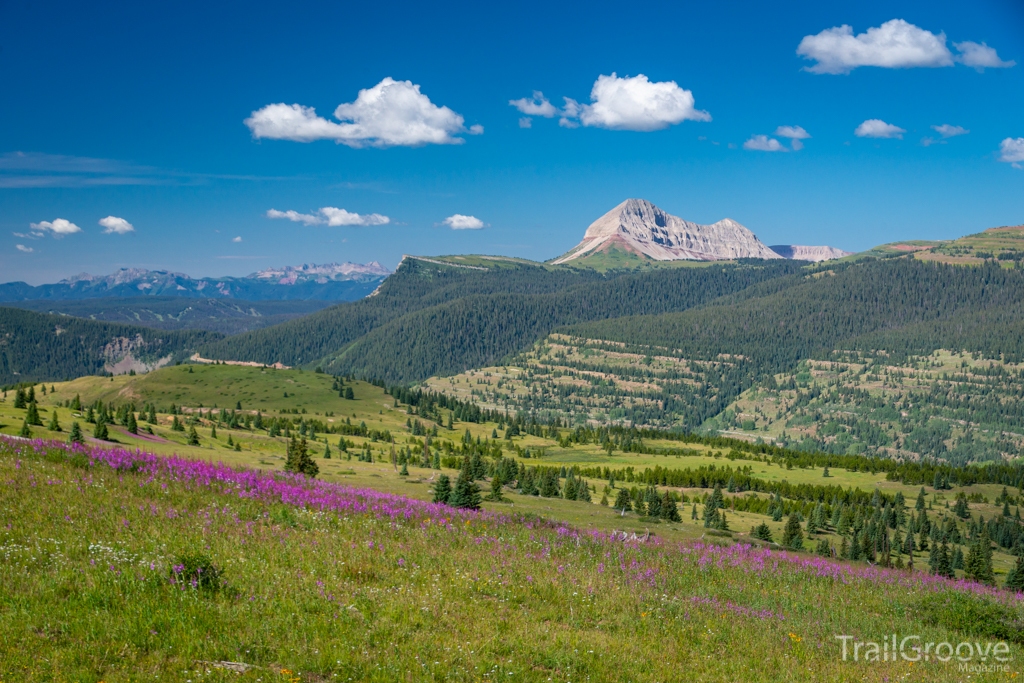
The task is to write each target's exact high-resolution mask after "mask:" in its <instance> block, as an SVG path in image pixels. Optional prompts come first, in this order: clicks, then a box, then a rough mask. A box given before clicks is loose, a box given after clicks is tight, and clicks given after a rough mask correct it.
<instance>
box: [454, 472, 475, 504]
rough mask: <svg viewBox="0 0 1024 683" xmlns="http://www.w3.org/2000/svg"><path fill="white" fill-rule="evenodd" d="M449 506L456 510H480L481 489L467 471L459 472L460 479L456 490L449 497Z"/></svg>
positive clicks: (456, 484) (456, 483)
mask: <svg viewBox="0 0 1024 683" xmlns="http://www.w3.org/2000/svg"><path fill="white" fill-rule="evenodd" d="M448 504H449V505H451V506H452V507H456V508H466V509H469V510H479V509H480V487H478V486H477V485H476V482H474V481H473V477H472V475H471V474H469V473H468V472H467V471H466V470H465V469H464V470H462V471H461V472H459V479H458V481H456V482H455V489H454V490H453V491H452V493H451V495H450V496H449V497H448Z"/></svg>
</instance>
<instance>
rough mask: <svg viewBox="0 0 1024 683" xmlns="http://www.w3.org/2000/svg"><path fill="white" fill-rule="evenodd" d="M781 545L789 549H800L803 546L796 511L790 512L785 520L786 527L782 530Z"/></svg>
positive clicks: (802, 537) (802, 532) (801, 532)
mask: <svg viewBox="0 0 1024 683" xmlns="http://www.w3.org/2000/svg"><path fill="white" fill-rule="evenodd" d="M782 545H784V546H785V547H787V548H789V549H791V550H800V549H802V548H803V547H804V531H803V529H801V528H800V519H799V518H798V517H797V516H796V512H793V513H791V514H790V515H789V518H788V519H787V520H786V528H785V529H783V530H782Z"/></svg>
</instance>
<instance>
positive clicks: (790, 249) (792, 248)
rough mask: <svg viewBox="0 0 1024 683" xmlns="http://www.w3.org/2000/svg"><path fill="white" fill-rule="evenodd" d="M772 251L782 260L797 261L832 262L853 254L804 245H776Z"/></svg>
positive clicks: (833, 248)
mask: <svg viewBox="0 0 1024 683" xmlns="http://www.w3.org/2000/svg"><path fill="white" fill-rule="evenodd" d="M771 250H772V251H774V252H775V253H776V254H778V255H779V256H781V257H782V258H788V259H794V260H796V261H831V260H832V259H835V258H843V257H844V256H850V255H852V254H853V252H852V251H843V250H842V249H836V248H835V247H808V246H805V245H803V244H776V245H773V246H772V247H771Z"/></svg>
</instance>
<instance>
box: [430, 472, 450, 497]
mask: <svg viewBox="0 0 1024 683" xmlns="http://www.w3.org/2000/svg"><path fill="white" fill-rule="evenodd" d="M451 494H452V480H451V479H449V478H448V475H447V474H442V475H441V476H440V477H438V478H437V483H436V484H434V502H435V503H447V502H448V497H449V496H451Z"/></svg>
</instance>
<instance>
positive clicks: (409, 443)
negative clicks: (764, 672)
mask: <svg viewBox="0 0 1024 683" xmlns="http://www.w3.org/2000/svg"><path fill="white" fill-rule="evenodd" d="M498 370H501V368H493V369H487V370H478V371H470V372H468V373H464V374H463V375H459V376H456V377H453V378H450V385H451V386H454V387H458V388H459V390H460V392H461V391H463V388H464V389H465V391H466V393H467V397H469V390H470V389H471V388H473V387H476V386H478V384H477V383H478V382H481V381H484V382H486V381H491V382H494V381H495V379H496V378H495V377H494V375H493V374H492V371H498ZM508 370H509V373H510V374H511V372H513V371H514V370H516V369H515V368H509V369H508ZM333 383H334V378H333V377H331V376H329V375H325V374H321V373H315V372H308V371H302V370H297V369H295V370H275V369H271V368H259V367H244V366H233V365H180V366H175V367H169V368H163V369H161V370H158V371H155V372H151V373H148V374H145V375H134V376H133V375H118V376H114V377H109V378H107V377H82V378H78V379H76V380H73V381H71V382H63V383H62V382H57V383H52V384H47V385H45V386H46V387H47V393H46V394H43V393H42V386H43V385H37V386H36V396H37V400H38V401H39V402H40V408H39V412H40V417H41V422H42V423H43V426H41V427H38V426H37V427H31V428H30V432H31V436H32V437H33V438H42V439H65V438H66V437H67V433H68V430H69V428H70V423H71V422H72V421H73V420H74V421H78V422H79V423H80V424H81V426H82V428H83V432H84V434H85V437H86V443H87V445H90V446H94V447H101V448H110V447H123V448H128V449H140V450H143V451H146V452H151V453H155V454H158V455H181V456H185V457H189V458H194V459H200V460H205V461H208V462H214V463H215V462H223V463H226V464H228V465H237V466H246V467H253V468H257V469H262V470H267V471H274V470H283V468H284V465H285V458H286V448H287V442H288V439H287V438H286V437H284V436H277V437H271V436H269V435H268V434H267V431H266V430H262V431H261V430H255V429H248V430H246V429H229V428H226V427H225V426H224V425H222V424H215V422H214V421H211V420H210V419H209V418H210V412H209V411H211V410H212V411H220V410H222V409H224V410H234V409H235V408H236V407H237V406H238V405H241V411H240V412H244V413H247V414H250V415H251V414H255V413H256V412H259V413H260V414H261V415H262V416H264V417H273V416H284V417H289V418H294V419H299V418H309V419H316V420H320V421H322V422H323V423H324V424H327V425H340V424H341V423H343V422H345V423H351V424H352V425H360V424H363V423H365V424H366V426H367V428H368V429H371V430H378V431H380V432H385V431H386V432H388V433H390V434H391V435H392V436H393V437H394V439H395V446H396V448H397V449H399V452H401V450H402V449H408V450H409V451H410V452H418V451H419V450H421V449H422V445H423V438H422V437H417V436H414V435H413V433H412V432H413V430H412V428H411V427H410V426H408V425H409V423H411V421H412V420H418V419H420V418H418V417H417V416H416V415H412V414H410V412H411V408H410V407H409V406H407V405H405V404H398V405H396V403H397V402H396V401H395V399H394V398H393V397H391V396H389V395H387V394H386V393H385V392H384V390H383V389H381V388H380V387H377V386H374V385H372V384H368V383H365V382H359V381H352V382H346V384H345V386H346V388H351V389H352V390H353V398H352V399H346V398H342V397H341V396H339V393H342V392H340V391H338V390H334V389H332V386H333ZM441 384H442V383H441V381H440V380H435V381H432V382H431V383H430V386H431V388H435V389H436V388H441ZM51 388H52V390H51ZM11 393H12V392H7V394H8V395H7V396H4V397H0V434H8V435H12V436H13V435H16V434H18V433H19V431H20V429H21V425H22V422H23V419H24V416H25V412H26V411H25V410H20V409H15V408H13V405H12V404H13V401H12V396H11ZM286 394H287V396H286ZM75 397H78V399H79V400H80V402H81V404H82V405H83V406H84V405H86V404H91V403H93V402H95V401H97V400H100V401H103V402H106V403H111V402H113V403H122V402H134V403H135V404H136V407H137V408H138V409H140V410H141V407H142V406H143V405H145V404H149V403H153V404H155V406H156V408H157V411H158V414H157V423H156V424H148V423H146V422H144V421H143V417H142V414H141V413H139V417H138V419H139V427H140V429H139V434H137V435H136V434H130V433H128V431H127V430H126V429H125V428H124V427H123V426H120V425H109V431H110V437H109V438H110V439H111V441H101V440H97V439H94V438H92V436H91V434H92V428H93V425H90V424H87V423H85V422H84V421H83V419H82V415H83V411H77V412H75V411H71V410H69V409H67V408H63V407H59V406H60V405H61V404H63V403H65V402H68V401H71V400H73V399H74V398H75ZM460 397H462V396H460ZM172 404H173V405H175V406H176V407H177V408H178V409H179V410H180V411H181V412H182V420H184V419H185V416H192V417H195V419H196V424H195V425H194V426H195V429H196V432H197V435H198V436H199V437H200V438H199V445H198V446H194V445H189V444H188V433H187V431H181V432H178V431H174V430H173V429H171V422H172V419H173V418H172V416H171V415H169V414H168V411H169V410H170V406H171V405H172ZM54 410H55V411H56V412H57V417H58V422H59V423H60V425H61V428H62V430H63V431H61V432H53V431H50V430H48V429H46V425H47V424H48V422H49V420H50V417H51V414H52V413H51V411H54ZM201 411H202V415H203V416H204V417H202V418H199V417H198V416H199V414H200V412H201ZM296 411H297V412H296ZM302 411H306V412H304V413H303V412H302ZM76 416H78V417H76ZM422 422H424V423H425V425H426V427H427V428H430V427H431V425H433V424H435V423H433V422H431V421H426V420H423V421H422ZM146 429H150V430H151V431H152V432H153V434H151V435H150V434H147V433H145V430H146ZM214 431H215V432H216V436H215V437H214ZM467 431H468V432H469V433H470V435H471V436H472V438H474V439H480V440H483V441H484V442H485V443H486V442H487V440H489V439H491V437H492V436H494V435H495V434H498V435H499V437H502V436H503V435H502V434H500V432H499V431H498V425H497V424H495V423H493V422H483V423H474V422H455V423H454V424H453V428H452V429H451V430H449V429H447V427H446V426H444V425H442V426H440V428H439V429H438V435H437V436H436V437H433V438H432V439H431V444H432V447H433V448H435V449H441V448H444V447H446V446H454V445H457V444H458V442H460V441H461V440H462V439H463V438H464V435H465V433H466V432H467ZM340 438H341V437H339V436H337V435H334V434H317V435H316V437H315V438H314V439H312V440H311V441H310V450H311V453H312V455H313V457H314V458H315V459H316V462H317V465H318V466H319V468H320V475H319V476H320V478H321V479H323V480H325V481H329V482H335V483H343V484H345V485H349V486H355V487H366V488H372V489H375V490H379V491H383V492H387V493H393V494H398V495H403V496H408V497H411V498H415V499H418V500H422V501H429V500H431V498H432V486H433V484H434V483H435V481H436V479H437V477H438V476H439V475H440V474H441V473H444V474H447V475H448V476H449V477H451V478H452V479H453V480H454V478H455V477H456V476H457V475H458V471H457V470H455V469H450V468H442V469H441V470H436V469H433V468H425V467H421V466H419V463H418V460H417V458H410V461H409V467H408V471H409V474H408V475H407V476H406V475H402V474H400V470H399V465H398V464H397V463H395V462H393V461H392V456H391V452H392V446H391V444H390V443H389V442H388V443H385V442H384V441H383V440H374V439H373V438H370V437H360V436H351V435H349V436H345V437H343V438H344V440H345V441H346V444H347V447H348V452H347V453H345V452H341V451H340V450H339V448H338V443H339V440H340ZM229 439H230V440H231V443H232V444H233V445H229V443H228V441H229ZM498 442H500V443H502V444H503V448H505V449H507V450H505V451H504V452H505V454H506V455H507V456H508V457H515V458H516V459H517V461H518V462H521V463H523V464H525V465H527V466H543V467H552V466H553V467H563V466H564V467H567V468H572V467H578V468H585V467H594V466H601V467H609V468H613V469H623V468H633V470H634V471H636V472H641V471H643V470H645V469H647V468H655V467H661V468H666V469H693V470H696V469H698V468H701V467H716V468H731V469H732V470H737V469H738V468H740V467H749V468H751V470H750V473H751V475H752V476H754V477H756V478H758V479H761V480H764V481H767V482H789V483H791V484H794V485H799V484H809V485H830V486H831V485H834V486H839V487H842V488H844V489H854V490H857V489H859V490H862V491H867V492H871V491H874V490H875V489H878V490H879V491H881V492H883V493H885V494H890V495H895V494H896V493H897V492H900V493H902V494H903V496H904V497H905V498H906V499H907V501H909V502H910V503H912V502H913V501H914V500H915V499H916V497H917V495H918V493H919V491H920V489H921V488H922V487H919V486H909V485H905V484H902V483H900V482H894V481H887V480H886V478H885V474H884V473H883V472H878V473H875V474H872V473H870V472H864V471H856V472H854V471H848V470H844V469H842V468H831V469H830V472H829V477H828V478H824V477H823V474H824V472H823V471H822V469H821V468H815V467H807V468H801V467H794V468H792V469H787V468H786V467H783V466H782V465H781V464H776V463H772V462H770V461H751V460H730V459H729V458H728V457H727V455H728V451H727V450H726V449H725V448H712V447H709V446H705V445H701V444H686V445H685V446H684V445H681V444H679V443H678V442H671V441H658V440H650V441H647V442H646V444H647V445H648V446H650V447H651V448H652V449H655V450H664V451H667V450H670V449H677V450H684V451H686V453H687V454H686V455H654V454H648V453H625V452H622V451H613V452H612V453H611V454H609V453H608V452H606V451H605V450H604V449H603V448H602V447H601V446H600V445H599V444H596V443H586V444H576V443H574V444H570V445H569V446H568V447H563V446H560V445H559V444H558V442H557V441H556V440H554V439H552V438H547V437H539V436H533V435H528V434H524V435H520V436H515V437H514V438H511V439H504V438H499V439H498ZM328 448H329V449H330V451H331V458H330V459H324V458H323V455H324V454H325V452H326V450H327V449H328ZM512 448H517V449H518V450H516V451H513V450H511V449H512ZM236 449H237V450H236ZM363 449H368V450H369V452H370V453H371V454H372V458H373V461H372V462H366V461H363V460H361V459H360V458H358V457H357V456H358V454H359V453H360V452H361V451H363ZM527 451H529V452H530V453H531V455H532V456H533V457H530V458H522V457H518V455H519V454H520V453H522V454H525V453H526V452H527ZM537 456H540V457H537ZM584 480H585V481H587V482H588V484H590V485H591V487H592V489H593V495H592V503H582V502H579V501H570V500H564V499H562V498H558V497H539V496H533V495H522V494H521V493H518V492H517V491H516V490H514V489H510V488H507V487H506V489H505V491H504V494H503V495H504V498H505V500H503V501H502V502H493V503H492V502H486V501H485V502H484V503H483V505H484V507H485V508H486V509H490V510H495V511H515V512H517V513H526V514H535V515H539V516H543V517H545V518H550V519H555V520H559V521H562V522H564V523H567V524H571V525H574V526H577V527H580V528H592V529H597V530H601V531H605V532H610V531H613V530H620V531H622V530H624V531H626V532H628V533H638V534H653V535H655V536H657V537H659V538H664V539H666V540H673V541H675V540H686V539H699V538H701V537H706V535H707V529H705V527H704V523H703V521H702V519H701V517H700V515H698V518H697V519H692V518H691V513H692V509H693V502H692V501H694V500H695V499H696V500H698V501H699V500H702V499H703V497H705V496H706V495H708V494H709V493H710V489H698V488H672V487H668V488H670V489H671V490H672V491H673V492H674V493H676V494H677V495H678V496H679V497H681V498H682V497H685V502H682V503H681V505H680V515H681V517H682V521H680V522H671V523H666V522H665V521H664V520H658V519H653V520H652V519H650V518H647V517H642V516H638V515H637V514H635V513H633V512H628V513H626V514H622V513H621V511H617V510H615V509H612V508H611V507H608V506H603V505H600V504H599V503H600V501H601V499H602V496H604V495H607V496H608V501H609V503H611V502H614V499H615V494H616V491H615V490H613V489H610V488H609V486H608V484H609V482H607V481H605V480H604V479H595V478H584ZM638 485H639V484H631V483H629V482H621V481H620V482H619V487H620V488H621V487H622V486H625V487H632V486H638ZM482 488H483V489H484V493H486V489H487V482H482ZM924 489H925V491H926V494H927V496H928V499H929V502H930V509H929V510H928V513H927V514H928V516H929V518H930V519H931V520H932V521H933V522H940V521H942V520H944V519H946V518H947V517H949V516H950V514H949V509H948V506H951V505H952V504H953V502H954V501H955V498H956V495H957V494H958V493H961V492H963V493H965V494H968V495H974V496H975V498H974V499H973V502H971V503H970V505H969V507H970V511H971V514H972V515H974V516H975V517H979V516H980V517H984V518H985V519H991V518H993V517H994V516H996V515H998V514H999V513H1000V512H1001V511H1002V506H1001V505H999V504H996V498H997V496H998V495H999V494H1000V492H1001V491H1002V487H1001V486H997V485H993V484H976V485H973V486H967V487H956V488H955V489H953V490H942V491H938V490H935V489H934V488H933V487H931V486H925V487H924ZM662 490H664V488H663V489H662ZM1016 494H1017V495H1020V494H1021V492H1020V491H1016ZM748 495H752V494H750V493H735V494H730V493H728V492H726V493H724V496H725V498H726V501H727V502H728V501H729V500H730V499H732V498H736V499H740V498H742V497H744V496H748ZM760 495H761V497H762V498H764V497H765V495H764V494H760ZM696 507H697V508H698V512H699V513H702V512H703V505H702V504H701V503H699V502H698V504H697V505H696ZM726 512H727V515H728V519H729V527H730V529H731V531H730V532H728V534H727V536H728V537H730V538H732V539H734V540H737V541H749V540H750V530H751V529H752V528H753V527H754V526H756V525H758V524H761V523H765V524H767V525H768V527H769V528H770V529H771V532H772V534H773V537H774V538H775V539H779V538H781V537H782V533H783V528H784V525H785V520H784V519H783V520H780V521H776V520H773V519H772V518H771V517H768V516H766V515H763V514H756V513H752V512H745V511H740V510H727V511H726ZM821 538H825V539H826V540H828V541H829V542H830V543H831V544H832V545H833V546H834V547H836V548H838V547H839V545H840V542H841V539H840V537H839V536H838V535H836V534H835V533H830V532H828V531H823V532H820V533H819V534H818V535H817V536H816V537H815V539H814V540H815V541H816V540H819V539H821ZM927 558H928V553H927V552H921V551H917V552H916V553H915V560H914V561H915V564H916V565H917V566H918V567H919V568H920V567H923V566H926V562H927ZM1014 562H1015V559H1014V557H1013V556H1012V555H1011V554H1009V553H1008V552H1005V551H1002V549H997V550H996V552H994V554H993V566H994V569H995V572H996V580H997V583H999V584H1001V583H1002V581H1003V579H1004V577H1005V575H1006V572H1008V571H1009V570H1010V569H1011V568H1012V567H1013V566H1014Z"/></svg>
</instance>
